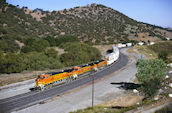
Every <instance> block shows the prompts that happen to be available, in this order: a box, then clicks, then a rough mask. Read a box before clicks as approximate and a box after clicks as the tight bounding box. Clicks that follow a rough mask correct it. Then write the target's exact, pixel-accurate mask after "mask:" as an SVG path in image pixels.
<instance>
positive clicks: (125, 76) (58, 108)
mask: <svg viewBox="0 0 172 113" xmlns="http://www.w3.org/2000/svg"><path fill="white" fill-rule="evenodd" d="M126 50H127V49H122V50H121V52H122V53H124V54H125V55H127V56H128V58H129V62H128V64H127V66H125V67H123V68H122V69H120V70H118V71H116V72H114V73H112V74H110V75H108V76H106V77H104V78H101V79H99V80H96V81H95V84H94V105H97V104H101V103H104V102H107V101H110V100H113V99H115V98H117V97H119V96H120V95H122V94H124V93H125V91H124V90H123V89H119V88H118V87H119V86H116V85H112V84H111V83H112V82H131V81H133V80H134V79H135V73H136V72H137V69H136V67H135V63H136V60H137V58H140V56H139V55H138V56H137V55H136V56H133V55H131V54H129V53H127V52H126ZM91 91H92V85H91V83H90V84H87V85H84V86H81V87H79V88H76V89H74V90H71V91H70V92H67V93H65V94H63V95H62V96H57V97H55V98H53V99H51V100H49V101H47V102H45V103H43V104H42V103H40V104H36V105H34V106H31V107H28V108H25V109H22V110H19V111H14V112H17V113H30V112H34V113H40V112H44V113H54V112H55V113H68V112H70V111H76V110H77V109H82V108H86V107H89V106H91V102H92V101H91V100H92V95H91V94H92V93H91Z"/></svg>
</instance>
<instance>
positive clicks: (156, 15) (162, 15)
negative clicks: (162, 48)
mask: <svg viewBox="0 0 172 113" xmlns="http://www.w3.org/2000/svg"><path fill="white" fill-rule="evenodd" d="M7 2H8V3H9V4H13V5H19V6H20V7H22V6H27V7H28V8H29V9H36V8H41V9H43V10H49V11H53V10H62V9H65V8H66V9H69V8H73V7H76V6H85V5H87V4H92V3H96V4H102V5H105V6H107V7H111V8H113V9H115V10H118V11H119V12H121V13H123V14H125V15H127V16H129V17H130V18H133V19H135V20H137V21H141V22H146V23H149V24H153V25H158V26H162V27H171V28H172V0H7Z"/></svg>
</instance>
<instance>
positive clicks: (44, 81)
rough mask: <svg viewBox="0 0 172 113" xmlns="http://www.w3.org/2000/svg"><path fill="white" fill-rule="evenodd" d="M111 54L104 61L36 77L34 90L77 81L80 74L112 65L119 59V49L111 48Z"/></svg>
mask: <svg viewBox="0 0 172 113" xmlns="http://www.w3.org/2000/svg"><path fill="white" fill-rule="evenodd" d="M112 48H113V52H112V53H110V54H109V55H106V56H105V58H104V59H102V60H99V61H96V62H93V63H90V64H86V65H81V66H74V67H73V68H71V69H66V70H62V71H60V72H50V73H45V74H41V75H38V77H37V78H36V80H35V89H39V90H44V89H46V88H48V87H52V85H56V84H62V83H65V82H69V81H72V80H75V79H77V78H78V77H80V76H81V75H82V74H84V73H87V72H90V71H97V70H98V69H100V68H102V67H106V66H107V65H110V64H112V63H113V62H115V61H116V60H117V59H118V58H119V49H118V48H117V47H115V46H112Z"/></svg>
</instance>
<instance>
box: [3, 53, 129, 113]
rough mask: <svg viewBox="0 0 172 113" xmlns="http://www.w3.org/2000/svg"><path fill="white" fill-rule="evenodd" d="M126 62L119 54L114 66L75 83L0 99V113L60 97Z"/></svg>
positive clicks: (120, 66) (117, 68)
mask: <svg viewBox="0 0 172 113" xmlns="http://www.w3.org/2000/svg"><path fill="white" fill-rule="evenodd" d="M127 62H128V58H127V56H125V55H124V54H122V53H120V57H119V59H118V60H117V61H116V62H115V63H114V64H112V65H111V66H109V67H107V68H104V69H102V70H100V71H98V72H95V73H92V74H90V75H88V76H84V77H81V78H79V79H77V80H75V81H72V82H69V83H66V84H63V85H60V86H56V87H52V88H51V89H47V90H45V91H42V92H28V93H25V94H20V95H17V96H14V97H10V98H6V99H2V100H0V113H9V112H12V111H15V110H19V109H22V108H26V107H28V106H31V105H34V104H37V103H40V102H43V101H45V100H48V99H51V98H53V97H56V96H59V95H62V94H63V93H65V92H67V91H69V90H72V89H74V88H77V87H79V86H82V85H84V84H86V83H89V82H91V81H92V76H94V80H97V79H99V78H102V77H104V76H106V75H109V74H111V73H113V72H115V71H117V70H119V69H121V68H122V67H123V66H125V65H126V64H127Z"/></svg>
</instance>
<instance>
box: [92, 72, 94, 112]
mask: <svg viewBox="0 0 172 113" xmlns="http://www.w3.org/2000/svg"><path fill="white" fill-rule="evenodd" d="M93 105H94V74H92V109H93Z"/></svg>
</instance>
